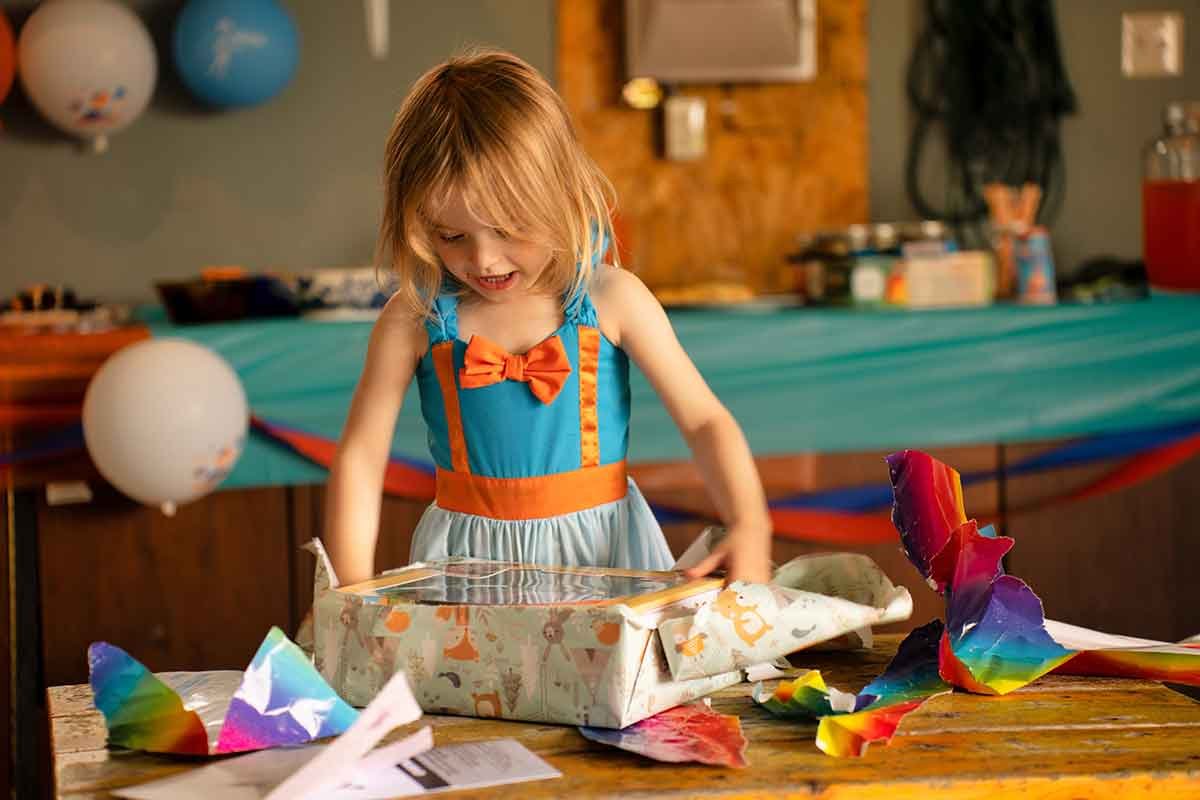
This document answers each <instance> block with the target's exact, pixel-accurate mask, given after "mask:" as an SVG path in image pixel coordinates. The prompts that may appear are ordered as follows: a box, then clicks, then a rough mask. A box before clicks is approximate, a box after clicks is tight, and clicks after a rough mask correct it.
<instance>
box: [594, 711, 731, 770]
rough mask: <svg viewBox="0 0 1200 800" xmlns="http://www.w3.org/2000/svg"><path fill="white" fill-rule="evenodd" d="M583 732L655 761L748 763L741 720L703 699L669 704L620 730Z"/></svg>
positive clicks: (596, 729)
mask: <svg viewBox="0 0 1200 800" xmlns="http://www.w3.org/2000/svg"><path fill="white" fill-rule="evenodd" d="M579 732H580V733H581V734H583V736H584V737H585V738H587V739H591V740H592V741H593V742H599V743H600V744H607V745H611V746H613V747H619V748H621V749H622V750H628V751H630V752H631V753H638V754H639V755H643V756H646V757H647V758H652V759H654V760H655V761H666V762H670V763H686V762H697V763H700V764H710V765H712V766H717V767H745V766H746V737H745V736H743V735H742V723H741V721H740V720H739V719H738V718H737V717H735V716H732V715H730V714H718V713H717V712H716V711H713V710H712V708H710V707H709V705H708V704H707V703H703V702H701V703H688V704H687V705H682V706H675V707H674V708H668V709H667V710H666V711H660V712H659V713H657V714H655V715H654V716H652V717H647V718H646V719H644V720H642V721H641V722H635V723H634V724H633V725H630V726H629V727H628V728H624V729H622V730H619V731H614V730H610V729H608V728H589V727H580V728H579Z"/></svg>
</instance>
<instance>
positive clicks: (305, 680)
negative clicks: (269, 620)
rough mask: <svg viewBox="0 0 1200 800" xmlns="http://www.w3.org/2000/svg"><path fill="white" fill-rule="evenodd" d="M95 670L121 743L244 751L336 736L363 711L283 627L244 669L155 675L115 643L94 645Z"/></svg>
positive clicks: (111, 735)
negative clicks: (351, 703)
mask: <svg viewBox="0 0 1200 800" xmlns="http://www.w3.org/2000/svg"><path fill="white" fill-rule="evenodd" d="M88 668H89V681H90V683H91V686H92V693H93V698H94V702H95V705H96V708H97V709H99V710H100V712H101V713H102V714H103V715H104V722H105V725H106V726H107V728H108V743H109V744H110V745H112V746H116V747H124V748H128V749H133V750H146V751H149V752H155V753H179V754H184V755H215V754H218V753H238V752H244V751H248V750H258V749H262V748H266V747H278V746H282V745H293V744H302V743H304V742H309V741H312V740H314V739H319V738H323V737H326V736H334V735H337V734H339V733H341V732H342V731H344V730H346V728H348V727H349V726H350V724H351V723H352V722H353V721H354V719H355V718H356V717H357V716H358V712H357V711H355V710H354V709H353V708H351V707H350V706H349V705H347V704H346V703H345V702H344V701H343V700H342V699H341V698H340V697H338V696H337V694H336V693H335V692H334V691H333V690H332V689H331V688H330V687H329V685H328V684H327V683H325V681H324V680H322V678H321V676H320V675H319V674H317V671H316V670H315V669H314V668H313V666H312V664H311V663H310V662H309V660H308V658H307V657H306V656H305V655H304V653H302V652H301V651H300V649H299V648H298V647H296V645H294V644H292V642H291V641H289V640H288V638H287V637H286V636H284V635H283V632H282V631H281V630H279V629H278V628H272V629H271V631H270V632H269V633H268V634H267V636H266V638H265V639H264V640H263V643H262V645H261V646H260V647H259V648H258V652H257V653H256V654H255V656H254V658H253V660H252V661H251V662H250V665H249V666H248V667H247V668H246V671H245V672H243V673H239V672H235V671H228V670H222V671H217V672H165V673H159V674H154V673H151V672H150V670H148V669H146V667H145V666H144V665H142V664H141V662H139V661H137V660H136V659H135V658H133V657H132V656H130V655H129V654H128V653H126V652H125V651H124V650H122V649H121V648H119V647H115V646H113V645H111V644H109V643H107V642H96V643H94V644H92V645H91V646H90V647H89V648H88Z"/></svg>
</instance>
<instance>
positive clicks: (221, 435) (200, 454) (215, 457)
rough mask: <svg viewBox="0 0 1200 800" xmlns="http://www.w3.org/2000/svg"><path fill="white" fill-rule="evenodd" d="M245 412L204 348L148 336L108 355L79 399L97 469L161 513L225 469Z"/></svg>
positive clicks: (233, 378) (214, 481)
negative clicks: (81, 402)
mask: <svg viewBox="0 0 1200 800" xmlns="http://www.w3.org/2000/svg"><path fill="white" fill-rule="evenodd" d="M249 422H250V413H249V409H248V407H247V404H246V392H245V390H244V389H243V388H242V384H241V381H239V380H238V377H237V373H235V372H234V371H233V369H232V368H231V367H230V366H229V364H228V363H226V362H225V360H224V359H222V358H221V357H220V356H219V355H217V354H216V353H214V352H213V351H212V350H209V349H208V348H207V347H204V346H202V345H199V344H196V343H195V342H191V341H187V340H185V339H150V340H147V341H144V342H139V343H137V344H132V345H129V346H128V347H124V348H122V349H121V350H118V351H117V352H116V353H115V354H113V355H112V356H110V357H109V359H108V360H107V361H105V362H104V364H103V365H102V366H101V367H100V369H99V370H98V371H97V372H96V374H95V375H94V376H93V377H92V380H91V383H89V384H88V389H87V394H86V395H85V396H84V400H83V436H84V440H85V441H86V443H87V449H88V453H89V454H90V455H91V457H92V461H93V462H94V463H95V464H96V468H97V469H99V470H100V474H101V475H103V476H104V478H105V479H106V480H107V481H108V482H109V483H111V484H112V485H113V486H115V487H117V488H118V489H120V490H121V491H122V492H124V493H125V494H127V495H129V496H130V497H132V498H133V499H134V500H138V501H140V502H142V503H146V504H147V505H152V506H158V507H160V508H162V509H163V511H164V513H167V514H171V513H173V512H174V508H175V506H176V505H178V504H180V503H186V502H188V501H190V500H195V499H196V498H198V497H201V496H203V495H205V494H208V493H209V492H211V491H212V490H213V489H215V488H216V487H217V485H218V484H219V483H220V482H221V481H222V480H224V478H225V476H226V475H228V474H229V472H230V471H231V470H232V469H233V466H234V464H235V463H237V459H238V457H239V456H240V455H241V453H242V447H243V446H244V444H245V441H246V432H247V429H248V426H249Z"/></svg>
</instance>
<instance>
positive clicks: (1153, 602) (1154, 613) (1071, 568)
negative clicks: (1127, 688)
mask: <svg viewBox="0 0 1200 800" xmlns="http://www.w3.org/2000/svg"><path fill="white" fill-rule="evenodd" d="M1049 447H1050V445H1046V444H1040V445H1017V446H1009V447H1007V448H1005V449H1006V451H1007V454H1006V461H1008V462H1009V463H1015V462H1016V461H1018V460H1020V459H1022V458H1026V457H1029V456H1032V455H1035V454H1036V453H1038V452H1041V451H1042V450H1046V449H1048V448H1049ZM1114 466H1116V462H1109V463H1104V464H1094V465H1089V466H1084V467H1075V468H1071V469H1062V470H1054V471H1052V472H1050V473H1045V474H1039V475H1036V476H1029V477H1024V478H1013V479H1011V480H1010V481H1009V483H1008V491H1007V494H1008V504H1009V507H1010V508H1012V509H1020V508H1022V507H1028V506H1030V505H1031V504H1036V503H1037V502H1038V501H1040V500H1044V499H1045V498H1048V497H1054V496H1057V495H1061V494H1063V493H1066V492H1069V491H1072V490H1075V489H1078V488H1080V487H1082V486H1084V485H1086V484H1087V483H1089V482H1091V481H1093V480H1095V479H1097V478H1099V477H1101V476H1102V475H1104V474H1105V473H1107V472H1108V471H1109V470H1111V469H1113V467H1114ZM1197 487H1200V458H1192V459H1191V460H1189V461H1186V462H1184V463H1183V464H1180V465H1178V466H1176V467H1175V468H1174V469H1172V470H1170V471H1169V472H1167V473H1166V474H1164V475H1160V476H1158V477H1156V478H1154V479H1152V480H1149V481H1146V482H1145V483H1142V484H1140V485H1137V486H1133V487H1130V488H1128V489H1122V490H1120V491H1116V492H1112V493H1110V494H1105V495H1102V496H1100V497H1094V498H1090V499H1087V500H1082V501H1078V502H1073V503H1063V504H1058V505H1055V506H1053V507H1051V508H1044V509H1040V510H1034V511H1028V512H1024V513H1020V512H1014V513H1012V514H1010V515H1009V525H1008V528H1009V531H1008V532H1009V535H1011V536H1012V537H1013V538H1015V539H1016V544H1015V545H1014V546H1013V549H1012V552H1011V553H1010V555H1009V557H1008V565H1009V571H1010V572H1011V573H1012V574H1013V575H1016V576H1017V577H1018V578H1021V579H1022V580H1024V581H1026V582H1027V583H1028V584H1029V585H1030V586H1031V587H1033V590H1034V591H1035V592H1037V594H1038V595H1039V596H1040V597H1041V598H1042V604H1043V606H1044V607H1045V611H1046V616H1047V617H1050V618H1051V619H1057V620H1061V621H1063V622H1070V623H1072V624H1075V625H1083V626H1085V627H1088V628H1099V629H1101V630H1104V631H1107V632H1109V633H1122V634H1127V635H1130V636H1140V637H1143V638H1147V639H1163V640H1167V641H1175V640H1177V639H1182V638H1184V637H1186V636H1193V635H1196V634H1200V604H1197V602H1196V577H1195V574H1196V570H1197V568H1200V518H1197V516H1196V514H1195V500H1196V498H1197V497H1198V496H1200V493H1198V492H1197Z"/></svg>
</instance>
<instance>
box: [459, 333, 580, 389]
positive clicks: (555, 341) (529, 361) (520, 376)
mask: <svg viewBox="0 0 1200 800" xmlns="http://www.w3.org/2000/svg"><path fill="white" fill-rule="evenodd" d="M570 374H571V362H570V360H569V359H568V358H567V351H566V350H565V349H563V345H562V340H560V339H559V338H558V337H557V336H551V337H550V338H549V339H546V340H545V341H543V342H542V343H541V344H538V345H536V346H535V347H534V348H533V349H532V350H530V351H529V352H528V353H526V354H525V355H516V356H514V355H513V354H511V353H509V352H508V351H507V350H505V349H504V348H503V347H501V346H500V345H498V344H496V343H495V342H491V341H488V340H487V339H485V338H483V337H482V336H479V335H475V336H472V337H471V341H470V343H469V344H468V345H467V353H466V357H465V358H464V359H463V368H462V369H460V370H459V371H458V382H459V384H460V385H461V386H462V387H463V388H464V389H478V388H479V387H481V386H491V385H492V384H493V383H499V382H500V381H504V380H509V381H521V382H523V383H528V384H529V391H531V392H533V396H534V397H536V398H537V399H538V400H541V401H542V402H543V403H546V404H547V405H549V404H550V403H552V402H553V401H554V398H555V397H558V393H559V392H561V391H562V388H563V385H564V384H565V383H566V382H567V377H568V376H569V375H570Z"/></svg>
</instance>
